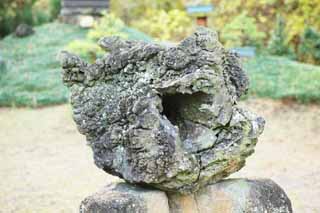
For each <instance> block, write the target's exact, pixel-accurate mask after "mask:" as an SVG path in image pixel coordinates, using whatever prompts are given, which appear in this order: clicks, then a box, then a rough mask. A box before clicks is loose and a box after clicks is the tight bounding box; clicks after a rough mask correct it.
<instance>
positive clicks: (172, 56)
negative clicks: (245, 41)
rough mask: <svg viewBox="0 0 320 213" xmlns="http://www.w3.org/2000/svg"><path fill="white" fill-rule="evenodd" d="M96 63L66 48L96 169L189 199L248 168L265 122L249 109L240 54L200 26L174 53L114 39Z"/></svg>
mask: <svg viewBox="0 0 320 213" xmlns="http://www.w3.org/2000/svg"><path fill="white" fill-rule="evenodd" d="M99 44H100V46H101V47H102V48H104V49H105V50H106V51H108V53H107V54H106V55H105V56H104V57H103V58H101V59H98V60H97V61H96V62H95V63H94V64H88V63H86V62H84V61H82V60H81V59H80V58H79V57H77V56H75V55H73V54H70V53H67V52H62V54H61V64H62V67H63V82H64V83H65V85H67V86H68V87H69V89H70V91H71V104H72V107H73V118H74V120H75V122H76V124H77V126H78V129H79V131H80V132H81V133H82V134H84V135H86V138H87V141H88V144H89V146H91V148H92V150H93V153H94V160H95V164H96V165H97V166H98V167H99V168H101V169H103V170H104V171H106V172H108V173H110V174H113V175H117V176H119V177H120V178H123V179H125V180H126V181H128V182H131V183H137V184H142V185H151V186H153V187H156V188H159V189H162V190H165V191H179V192H180V193H189V192H193V191H196V190H197V189H199V187H201V186H204V185H206V184H208V183H213V182H216V181H218V180H220V179H222V178H224V177H226V176H228V175H229V174H231V173H233V172H235V171H237V170H239V169H240V168H242V167H243V166H244V163H245V159H246V157H248V156H249V155H250V154H252V153H253V151H254V146H255V144H256V142H257V138H258V136H259V135H260V134H261V132H262V131H263V127H264V120H263V119H262V118H261V117H258V116H256V115H254V114H252V113H250V112H248V111H246V110H244V109H241V108H239V107H238V106H237V105H236V104H237V100H238V99H239V97H240V96H241V95H242V94H244V93H245V92H246V91H247V89H248V79H247V76H246V75H245V72H244V71H243V70H242V68H241V66H240V62H239V59H238V57H237V56H236V55H235V54H233V53H230V52H228V51H227V50H226V49H224V48H223V46H222V45H221V44H220V43H219V41H218V38H217V34H216V33H215V32H212V31H210V30H208V29H206V28H200V29H199V30H198V31H197V32H195V33H194V34H193V35H191V36H190V37H188V38H186V39H185V40H183V41H182V42H181V43H180V44H178V45H177V46H174V47H167V46H163V45H160V44H155V43H144V42H141V41H127V40H121V39H120V38H118V37H106V38H102V39H101V40H100V41H99Z"/></svg>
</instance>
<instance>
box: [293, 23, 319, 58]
mask: <svg viewBox="0 0 320 213" xmlns="http://www.w3.org/2000/svg"><path fill="white" fill-rule="evenodd" d="M298 58H299V60H301V61H305V62H308V63H314V64H320V33H319V32H317V31H316V30H314V29H313V28H310V27H308V28H306V29H305V31H304V33H303V35H302V37H301V42H300V45H299V48H298Z"/></svg>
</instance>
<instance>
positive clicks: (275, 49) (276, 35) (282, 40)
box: [268, 15, 293, 56]
mask: <svg viewBox="0 0 320 213" xmlns="http://www.w3.org/2000/svg"><path fill="white" fill-rule="evenodd" d="M285 28H286V22H285V20H284V18H283V17H282V16H281V15H278V16H277V20H276V25H275V28H274V30H273V31H272V34H271V38H270V40H269V45H268V52H269V53H270V54H272V55H278V56H285V55H287V56H293V51H292V50H291V49H290V48H289V45H288V42H286V36H287V35H286V32H285Z"/></svg>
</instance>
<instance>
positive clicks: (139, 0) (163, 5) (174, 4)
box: [110, 0, 184, 25]
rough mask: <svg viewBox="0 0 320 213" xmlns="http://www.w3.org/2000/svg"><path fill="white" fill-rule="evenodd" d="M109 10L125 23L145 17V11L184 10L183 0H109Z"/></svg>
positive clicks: (128, 23)
mask: <svg viewBox="0 0 320 213" xmlns="http://www.w3.org/2000/svg"><path fill="white" fill-rule="evenodd" d="M110 6H111V7H110V10H111V11H112V12H113V13H114V14H115V15H116V16H117V17H119V18H121V20H123V21H124V22H125V24H126V25H130V24H131V23H132V22H136V21H137V20H142V19H144V18H145V14H146V11H150V10H152V11H156V10H164V11H166V12H168V11H170V10H173V9H179V10H184V0H174V1H172V0H110Z"/></svg>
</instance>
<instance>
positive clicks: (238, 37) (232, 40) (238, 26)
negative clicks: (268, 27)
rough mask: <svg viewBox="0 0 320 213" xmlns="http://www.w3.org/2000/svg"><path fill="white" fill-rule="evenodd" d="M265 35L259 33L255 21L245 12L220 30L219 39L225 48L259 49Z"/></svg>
mask: <svg viewBox="0 0 320 213" xmlns="http://www.w3.org/2000/svg"><path fill="white" fill-rule="evenodd" d="M265 36H266V35H265V33H264V32H261V31H259V29H258V27H257V23H256V20H255V19H254V18H253V17H250V16H248V14H247V13H246V12H243V13H241V14H240V15H238V16H236V17H234V19H232V20H231V21H230V22H229V23H227V24H226V25H225V26H224V27H223V28H222V29H221V39H222V41H223V43H224V44H225V45H226V46H227V47H236V46H255V47H258V48H259V47H261V46H262V44H263V39H264V38H265Z"/></svg>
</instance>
